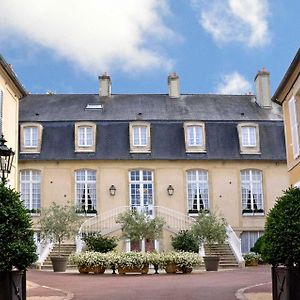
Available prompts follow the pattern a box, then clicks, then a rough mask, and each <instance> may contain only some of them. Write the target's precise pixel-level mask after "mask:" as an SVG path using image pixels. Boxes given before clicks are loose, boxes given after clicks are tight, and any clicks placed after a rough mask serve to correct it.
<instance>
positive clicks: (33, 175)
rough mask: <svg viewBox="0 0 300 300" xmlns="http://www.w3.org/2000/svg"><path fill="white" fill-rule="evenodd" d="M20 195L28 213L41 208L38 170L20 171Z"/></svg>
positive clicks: (39, 173) (39, 174)
mask: <svg viewBox="0 0 300 300" xmlns="http://www.w3.org/2000/svg"><path fill="white" fill-rule="evenodd" d="M20 193H21V199H22V201H23V202H24V205H25V207H26V208H27V209H28V210H29V211H30V212H38V211H39V210H40V208H41V172H40V171H38V170H22V171H21V172H20Z"/></svg>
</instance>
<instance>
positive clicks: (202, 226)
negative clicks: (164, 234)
mask: <svg viewBox="0 0 300 300" xmlns="http://www.w3.org/2000/svg"><path fill="white" fill-rule="evenodd" d="M226 227H227V222H226V221H225V219H224V218H220V217H219V216H217V215H216V214H215V213H213V212H211V213H209V214H207V213H206V212H200V213H199V214H198V216H197V217H196V219H195V222H194V223H193V225H192V229H191V230H192V232H193V234H194V235H195V236H196V238H197V240H198V242H199V244H206V245H207V247H208V253H207V254H206V256H204V257H203V260H204V264H205V269H206V271H217V270H218V267H219V261H220V257H219V256H216V255H212V251H211V250H212V245H213V244H224V242H225V240H226V237H227V234H226Z"/></svg>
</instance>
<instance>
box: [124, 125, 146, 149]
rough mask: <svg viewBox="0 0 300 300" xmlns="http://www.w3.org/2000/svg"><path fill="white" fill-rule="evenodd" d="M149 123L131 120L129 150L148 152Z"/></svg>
mask: <svg viewBox="0 0 300 300" xmlns="http://www.w3.org/2000/svg"><path fill="white" fill-rule="evenodd" d="M150 133H151V130H150V123H148V122H131V123H130V124H129V140H130V142H129V143H130V152H132V153H150V152H151V136H150Z"/></svg>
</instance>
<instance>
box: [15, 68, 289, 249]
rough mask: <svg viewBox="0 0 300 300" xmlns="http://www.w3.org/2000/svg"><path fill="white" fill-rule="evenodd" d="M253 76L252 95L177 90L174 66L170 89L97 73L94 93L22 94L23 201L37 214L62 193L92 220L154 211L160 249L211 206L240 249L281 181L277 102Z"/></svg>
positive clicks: (265, 76) (263, 77)
mask: <svg viewBox="0 0 300 300" xmlns="http://www.w3.org/2000/svg"><path fill="white" fill-rule="evenodd" d="M255 82H256V86H257V91H258V94H257V96H253V95H239V96H237V95H214V94H209V95H202V94H197V95H182V94H180V89H179V78H178V76H177V75H176V74H172V75H170V76H169V78H168V85H169V93H168V94H142V95H117V94H111V88H110V87H111V81H110V77H109V76H108V75H103V76H100V77H99V94H96V95H95V94H88V95H79V94H62V95H53V94H51V95H28V96H27V97H25V98H24V99H23V100H22V101H21V104H20V154H19V159H20V161H19V164H20V188H21V195H22V198H23V199H24V203H25V205H26V206H27V208H28V209H29V210H30V211H31V213H32V214H33V215H34V216H36V213H38V212H39V209H40V208H41V207H47V206H49V205H50V204H51V202H53V201H55V202H57V203H60V204H65V203H67V202H70V203H72V204H75V205H76V206H77V208H78V212H79V213H84V215H85V216H86V217H89V218H94V219H92V220H94V221H93V222H94V223H95V222H98V221H99V222H101V220H108V221H109V220H110V219H111V220H113V219H114V218H115V217H116V215H117V214H118V213H119V212H121V211H122V209H123V208H124V207H132V208H135V209H137V210H142V211H146V212H147V213H148V214H150V215H154V214H155V215H161V216H164V217H165V219H166V220H168V221H167V222H168V226H167V227H166V230H165V232H164V235H163V238H162V239H161V240H160V241H157V242H156V244H155V247H159V248H160V249H169V248H170V247H171V246H170V234H171V233H172V228H177V229H180V226H181V225H180V224H184V222H186V221H187V220H188V219H189V217H193V216H195V215H196V214H197V212H198V211H200V210H213V211H215V210H217V211H218V212H220V213H221V214H222V215H223V216H224V217H225V218H226V220H227V221H228V223H229V224H230V225H231V227H232V228H233V230H234V232H235V233H236V235H237V236H238V237H240V238H241V241H242V251H243V252H248V251H249V250H250V247H251V246H252V245H253V243H254V242H255V241H256V239H257V238H258V237H259V236H260V235H261V234H262V232H263V230H264V223H265V216H266V213H267V212H268V211H269V209H270V208H271V207H272V206H273V205H274V203H275V200H276V198H277V197H278V196H280V195H281V194H282V190H284V189H285V188H287V186H288V175H287V168H286V156H285V145H284V129H283V121H282V113H281V107H280V106H279V105H277V104H275V103H272V102H271V99H270V91H269V73H268V72H266V71H265V70H263V71H260V72H259V73H258V74H257V76H256V78H255ZM96 214H97V215H96ZM34 218H35V219H38V216H36V217H34ZM97 220H98V221H97ZM91 222H92V221H91ZM105 224H111V223H109V222H107V223H105ZM99 226H100V225H99ZM100 229H101V230H102V233H105V234H106V233H110V232H113V234H114V235H115V234H116V233H117V232H116V231H115V228H114V227H111V228H110V227H108V225H106V227H103V228H101V226H100ZM37 230H38V227H37ZM170 232H171V233H170ZM174 232H176V230H173V233H174ZM121 246H122V247H123V248H124V249H125V248H126V247H127V249H129V248H130V245H129V246H128V243H127V244H125V243H124V244H123V245H121Z"/></svg>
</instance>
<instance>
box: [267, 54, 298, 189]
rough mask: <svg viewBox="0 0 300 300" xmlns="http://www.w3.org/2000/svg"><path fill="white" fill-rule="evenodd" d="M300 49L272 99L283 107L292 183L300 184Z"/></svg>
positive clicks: (288, 163) (289, 171)
mask: <svg viewBox="0 0 300 300" xmlns="http://www.w3.org/2000/svg"><path fill="white" fill-rule="evenodd" d="M299 75H300V49H298V52H297V54H296V56H295V57H294V59H293V61H292V63H291V65H290V66H289V68H288V70H287V72H286V74H285V76H284V78H283V79H282V81H281V83H280V85H279V87H278V89H277V91H276V92H275V94H274V96H273V98H272V100H273V101H276V102H277V103H279V104H280V105H282V107H283V117H284V128H285V141H286V153H287V165H288V173H289V178H290V183H291V184H292V185H297V186H300V152H299V149H300V143H299V140H300V138H299V137H300V130H299V122H300V77H299Z"/></svg>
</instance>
